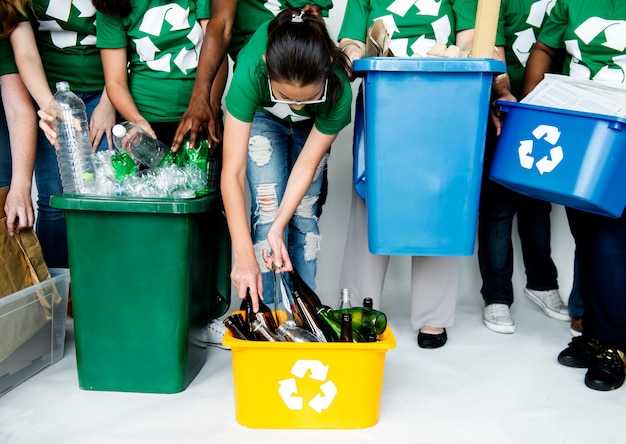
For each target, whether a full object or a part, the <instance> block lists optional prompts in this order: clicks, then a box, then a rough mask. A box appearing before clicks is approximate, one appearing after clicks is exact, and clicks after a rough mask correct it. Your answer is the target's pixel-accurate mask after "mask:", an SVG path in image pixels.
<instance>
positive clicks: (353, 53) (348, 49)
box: [339, 39, 365, 80]
mask: <svg viewBox="0 0 626 444" xmlns="http://www.w3.org/2000/svg"><path fill="white" fill-rule="evenodd" d="M339 49H341V52H343V53H344V54H345V55H346V57H348V59H349V61H350V66H352V64H353V63H354V61H355V60H358V59H362V58H363V57H365V43H363V42H360V41H358V40H353V39H341V41H340V42H339ZM350 80H354V75H353V74H352V73H350Z"/></svg>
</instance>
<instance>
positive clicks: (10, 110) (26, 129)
mask: <svg viewBox="0 0 626 444" xmlns="http://www.w3.org/2000/svg"><path fill="white" fill-rule="evenodd" d="M0 91H2V103H3V104H4V109H5V114H6V119H7V126H8V128H9V142H10V144H11V158H12V174H11V187H10V190H9V194H8V195H7V199H6V202H5V205H4V211H5V213H6V215H7V220H6V224H7V231H8V233H9V235H10V236H13V235H14V234H15V233H16V232H19V231H20V230H21V229H25V228H29V227H32V226H33V224H34V222H35V215H34V212H33V203H32V200H31V186H32V177H33V167H34V164H35V153H36V145H37V115H36V114H35V109H34V108H33V103H32V100H31V98H30V95H29V94H28V91H27V90H26V87H25V86H24V83H22V80H21V78H20V76H19V74H7V75H4V76H0Z"/></svg>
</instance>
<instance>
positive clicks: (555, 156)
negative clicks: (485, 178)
mask: <svg viewBox="0 0 626 444" xmlns="http://www.w3.org/2000/svg"><path fill="white" fill-rule="evenodd" d="M498 105H499V106H500V108H501V109H502V111H504V112H506V113H507V115H506V120H505V122H504V127H503V130H502V134H501V135H500V139H499V141H498V146H497V148H496V153H495V156H494V159H493V164H492V166H491V170H490V172H489V175H490V177H491V179H493V180H495V181H496V182H498V183H500V184H502V185H504V186H506V187H508V188H511V189H512V190H514V191H517V192H519V193H522V194H526V195H528V196H531V197H534V198H537V199H541V200H547V201H549V202H553V203H556V204H560V205H565V206H567V207H570V208H575V209H578V210H582V211H588V212H591V213H596V214H600V215H603V216H609V217H619V216H621V215H622V213H623V212H624V207H625V206H626V192H625V191H624V190H626V174H624V168H625V167H626V119H624V118H621V117H613V116H606V115H602V114H592V113H584V112H578V111H569V110H563V109H558V108H548V107H543V106H536V105H528V104H524V103H512V102H503V101H498Z"/></svg>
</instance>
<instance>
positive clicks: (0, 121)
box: [0, 98, 12, 187]
mask: <svg viewBox="0 0 626 444" xmlns="http://www.w3.org/2000/svg"><path fill="white" fill-rule="evenodd" d="M11 171H12V168H11V142H10V140H9V128H8V127H7V119H6V115H5V114H4V105H3V104H2V99H1V98H0V187H6V186H9V185H10V184H11Z"/></svg>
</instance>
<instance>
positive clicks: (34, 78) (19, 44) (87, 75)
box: [10, 0, 116, 268]
mask: <svg viewBox="0 0 626 444" xmlns="http://www.w3.org/2000/svg"><path fill="white" fill-rule="evenodd" d="M21 3H22V4H23V5H26V4H28V5H29V6H30V8H29V9H27V13H28V16H26V15H22V16H21V17H20V22H19V24H18V25H17V27H16V28H15V30H14V31H13V32H12V33H11V37H10V39H11V46H12V49H13V53H14V56H15V62H16V64H17V67H18V69H19V73H20V76H21V78H22V80H23V82H24V84H25V85H26V87H27V88H28V91H29V92H30V94H31V96H32V97H33V98H34V99H35V102H36V103H37V105H38V107H39V111H38V113H39V115H40V117H41V118H42V119H44V120H45V121H46V122H47V124H48V128H47V129H46V126H45V125H41V128H42V130H41V131H40V132H39V135H38V138H37V156H36V160H35V181H36V184H37V192H38V197H37V209H38V215H37V222H36V231H37V236H38V237H39V241H40V243H41V247H42V250H43V253H44V259H45V261H46V264H47V265H48V267H59V268H67V267H68V266H69V260H68V249H67V233H66V227H65V218H64V217H63V211H62V210H61V209H59V208H52V207H51V206H50V196H52V195H53V194H62V193H63V187H62V184H61V175H60V174H59V168H58V163H57V157H56V152H55V147H54V145H53V144H52V143H51V142H50V140H54V137H55V136H56V135H55V134H54V132H53V130H52V129H51V128H52V127H51V126H50V124H51V121H52V117H51V116H50V115H49V114H48V113H46V112H45V111H46V110H47V109H48V106H49V105H50V103H51V101H52V99H53V95H54V93H55V88H56V82H58V81H67V82H68V83H69V84H70V87H71V89H72V91H73V92H74V93H76V94H77V95H78V96H79V97H80V98H81V99H82V100H83V102H85V106H86V109H87V116H88V118H89V119H90V122H89V135H90V138H91V142H92V147H93V149H94V150H106V149H112V147H113V144H112V139H111V128H112V127H113V125H114V124H115V119H116V115H115V109H114V108H113V106H112V105H111V103H110V101H109V100H108V97H107V94H106V91H105V89H104V76H103V73H102V62H101V60H100V53H99V51H98V49H97V48H96V46H95V44H96V27H95V19H96V10H95V9H94V7H93V5H92V3H91V2H90V1H85V2H80V3H76V2H74V3H72V2H55V1H52V0H32V1H30V2H25V1H22V2H21ZM46 131H48V132H49V133H46Z"/></svg>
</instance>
